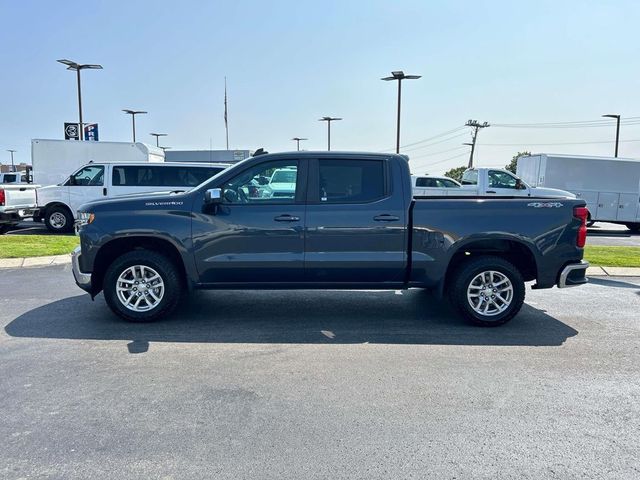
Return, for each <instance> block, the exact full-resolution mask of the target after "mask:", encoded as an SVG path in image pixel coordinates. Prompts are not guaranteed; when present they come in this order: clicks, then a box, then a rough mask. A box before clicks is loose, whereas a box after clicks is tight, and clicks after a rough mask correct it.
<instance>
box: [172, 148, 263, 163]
mask: <svg viewBox="0 0 640 480" xmlns="http://www.w3.org/2000/svg"><path fill="white" fill-rule="evenodd" d="M250 156H251V152H250V151H249V150H166V151H165V152H164V161H165V162H207V163H237V162H240V161H242V160H244V159H245V158H249V157H250Z"/></svg>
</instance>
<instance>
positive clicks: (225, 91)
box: [224, 76, 229, 150]
mask: <svg viewBox="0 0 640 480" xmlns="http://www.w3.org/2000/svg"><path fill="white" fill-rule="evenodd" d="M224 129H225V132H226V137H227V150H229V122H228V121H227V77H226V76H225V77H224Z"/></svg>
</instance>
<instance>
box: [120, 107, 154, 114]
mask: <svg viewBox="0 0 640 480" xmlns="http://www.w3.org/2000/svg"><path fill="white" fill-rule="evenodd" d="M122 111H123V112H124V113H128V114H129V115H138V114H139V113H148V112H145V111H144V110H129V109H128V108H124V109H123V110H122Z"/></svg>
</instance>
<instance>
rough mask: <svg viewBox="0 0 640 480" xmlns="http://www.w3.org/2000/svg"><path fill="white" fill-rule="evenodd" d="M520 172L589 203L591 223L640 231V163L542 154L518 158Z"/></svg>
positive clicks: (629, 159)
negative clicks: (606, 223)
mask: <svg viewBox="0 0 640 480" xmlns="http://www.w3.org/2000/svg"><path fill="white" fill-rule="evenodd" d="M517 171H518V175H519V176H521V177H522V178H523V179H524V180H526V181H527V182H528V183H530V184H531V185H535V186H536V187H554V188H562V189H564V190H568V191H570V192H572V193H575V194H576V196H577V197H578V198H581V199H583V200H584V201H586V202H587V208H588V209H589V222H598V221H601V222H611V223H618V224H621V225H626V227H627V228H628V229H629V230H631V231H632V232H640V160H636V159H633V158H613V157H588V156H582V155H558V154H552V153H538V154H535V155H530V156H527V157H520V158H518V169H517Z"/></svg>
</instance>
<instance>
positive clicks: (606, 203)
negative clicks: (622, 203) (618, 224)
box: [594, 192, 620, 221]
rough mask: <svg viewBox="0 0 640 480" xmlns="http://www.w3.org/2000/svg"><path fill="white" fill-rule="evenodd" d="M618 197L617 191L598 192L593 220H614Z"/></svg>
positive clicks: (616, 214)
mask: <svg viewBox="0 0 640 480" xmlns="http://www.w3.org/2000/svg"><path fill="white" fill-rule="evenodd" d="M619 197H620V194H618V193H608V192H600V193H598V211H597V212H596V216H595V218H594V220H601V221H607V220H616V219H617V218H618V200H619Z"/></svg>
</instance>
